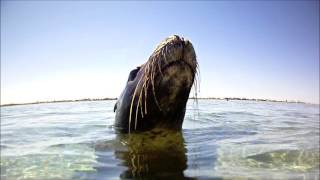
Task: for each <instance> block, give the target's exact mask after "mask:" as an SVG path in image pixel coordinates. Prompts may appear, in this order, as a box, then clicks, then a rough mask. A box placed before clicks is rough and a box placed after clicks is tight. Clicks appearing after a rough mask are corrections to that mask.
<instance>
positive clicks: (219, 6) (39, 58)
mask: <svg viewBox="0 0 320 180" xmlns="http://www.w3.org/2000/svg"><path fill="white" fill-rule="evenodd" d="M172 34H178V35H181V36H184V37H186V38H188V39H190V40H191V42H192V43H193V45H194V47H195V50H196V53H197V57H198V62H199V65H200V72H201V84H200V97H208V96H210V97H247V98H268V99H277V100H286V99H288V100H300V101H305V102H311V103H319V2H318V1H240V2H238V1H213V2H210V1H202V2H196V1H186V2H182V1H175V2H167V1H158V2H146V1H140V2H128V1H121V2H115V1H109V2H105V1H93V2H90V1H44V2H42V1H1V104H6V103H21V102H33V101H43V100H59V99H79V98H101V97H118V96H119V95H120V93H121V91H122V90H123V88H124V86H125V83H126V80H127V76H128V73H129V71H130V70H131V69H133V68H135V67H136V66H138V65H140V64H142V63H144V62H145V61H146V60H147V59H148V57H149V55H150V54H151V53H152V51H153V50H154V48H155V47H156V45H157V44H158V43H159V42H160V41H161V40H163V39H164V38H165V37H167V36H169V35H172Z"/></svg>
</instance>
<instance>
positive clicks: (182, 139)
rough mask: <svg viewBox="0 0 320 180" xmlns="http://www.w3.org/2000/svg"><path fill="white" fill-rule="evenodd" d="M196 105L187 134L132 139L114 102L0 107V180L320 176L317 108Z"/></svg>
mask: <svg viewBox="0 0 320 180" xmlns="http://www.w3.org/2000/svg"><path fill="white" fill-rule="evenodd" d="M192 101H193V100H189V102H188V106H187V112H186V117H185V120H184V124H183V131H182V133H179V132H177V133H176V132H174V133H171V132H170V133H169V132H161V131H154V132H147V133H143V134H138V135H133V136H129V137H128V136H126V135H117V134H116V133H115V131H114V129H113V123H114V112H113V105H114V103H115V101H91V102H89V101H88V102H66V103H49V104H33V105H19V106H8V107H1V179H119V178H124V179H134V178H137V179H139V178H147V179H148V178H151V177H158V178H166V179H184V178H187V177H193V178H197V179H207V178H222V179H223V178H226V179H230V178H231V179H233V178H254V179H256V178H268V179H279V178H280V179H289V178H298V179H319V151H318V150H319V105H310V104H302V103H279V102H278V103H276V102H255V101H224V100H198V101H199V103H198V107H195V106H194V103H193V102H192ZM170 164H172V166H170Z"/></svg>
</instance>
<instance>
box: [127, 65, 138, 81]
mask: <svg viewBox="0 0 320 180" xmlns="http://www.w3.org/2000/svg"><path fill="white" fill-rule="evenodd" d="M139 70H140V67H137V68H136V69H134V70H132V71H131V72H130V74H129V78H128V82H129V81H133V80H134V78H136V76H137V74H138V72H139Z"/></svg>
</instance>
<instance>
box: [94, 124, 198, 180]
mask: <svg viewBox="0 0 320 180" xmlns="http://www.w3.org/2000/svg"><path fill="white" fill-rule="evenodd" d="M115 143H116V144H117V145H114V144H113V145H112V146H113V148H115V149H114V154H115V157H116V158H117V159H118V160H120V166H123V167H125V168H124V171H123V172H121V173H120V178H121V179H150V178H156V179H159V178H160V179H166V178H170V179H193V178H189V177H185V176H184V173H183V171H184V170H185V169H187V157H186V148H185V144H184V139H183V134H182V132H179V131H178V132H177V131H170V130H164V129H154V130H152V131H148V132H143V133H136V134H130V135H127V134H118V136H117V138H116V142H115ZM108 147H110V146H109V145H107V144H100V145H98V146H96V151H97V152H101V151H104V150H107V149H108ZM100 154H101V153H100ZM99 159H100V160H103V159H104V158H98V160H99ZM100 163H108V162H100Z"/></svg>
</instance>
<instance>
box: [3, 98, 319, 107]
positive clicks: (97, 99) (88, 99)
mask: <svg viewBox="0 0 320 180" xmlns="http://www.w3.org/2000/svg"><path fill="white" fill-rule="evenodd" d="M189 99H196V98H195V97H190V98H189ZM197 99H203V100H225V101H232V100H237V101H258V102H260V101H261V102H284V103H301V104H312V103H306V102H302V101H289V100H272V99H255V98H251V99H250V98H236V97H224V98H218V97H205V98H204V97H202V98H197ZM108 100H117V98H85V99H76V100H53V101H37V102H30V103H10V104H2V105H0V107H6V106H18V105H31V104H48V103H61V102H82V101H108ZM315 105H319V104H315Z"/></svg>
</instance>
